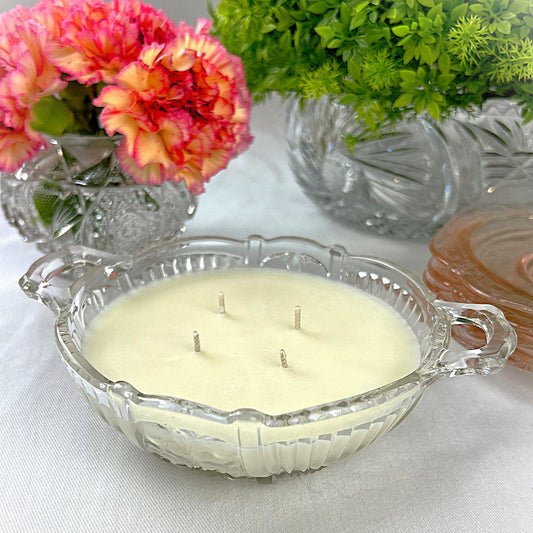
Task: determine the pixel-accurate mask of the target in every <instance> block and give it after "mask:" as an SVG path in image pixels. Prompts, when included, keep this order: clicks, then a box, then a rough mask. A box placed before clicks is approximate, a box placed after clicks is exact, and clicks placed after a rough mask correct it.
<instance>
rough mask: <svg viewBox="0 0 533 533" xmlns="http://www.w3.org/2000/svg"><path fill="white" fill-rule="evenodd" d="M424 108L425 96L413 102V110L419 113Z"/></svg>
mask: <svg viewBox="0 0 533 533" xmlns="http://www.w3.org/2000/svg"><path fill="white" fill-rule="evenodd" d="M424 109H426V97H425V96H422V97H421V98H418V100H417V101H416V102H415V111H416V112H417V113H418V114H420V113H422V111H424Z"/></svg>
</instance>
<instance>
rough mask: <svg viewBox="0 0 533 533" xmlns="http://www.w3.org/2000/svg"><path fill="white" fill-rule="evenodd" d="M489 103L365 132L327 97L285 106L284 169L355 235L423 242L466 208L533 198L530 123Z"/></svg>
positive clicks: (511, 107) (512, 106) (505, 104)
mask: <svg viewBox="0 0 533 533" xmlns="http://www.w3.org/2000/svg"><path fill="white" fill-rule="evenodd" d="M520 111H521V108H520V106H519V105H518V104H517V103H516V102H514V101H512V100H508V99H493V100H489V101H487V102H486V104H485V105H484V106H483V108H482V109H481V110H479V111H477V112H473V113H467V112H466V111H464V112H457V113H456V114H454V115H453V116H452V117H450V118H448V119H446V120H442V121H435V120H433V119H431V118H429V117H424V116H417V117H414V118H410V119H406V120H403V121H400V122H398V123H396V124H395V125H394V126H393V127H392V126H390V127H385V128H383V129H382V130H381V131H380V132H379V134H378V135H373V136H368V135H367V134H365V132H364V130H363V129H362V127H361V124H360V122H359V121H358V120H357V117H356V116H355V115H354V112H353V110H352V109H351V108H349V107H346V106H342V105H339V104H337V103H335V102H334V101H333V100H332V99H331V98H327V97H324V98H321V99H319V100H310V101H308V102H306V103H305V104H303V103H302V102H301V101H300V100H299V99H297V98H295V99H293V100H291V101H290V102H289V105H288V109H287V144H288V156H289V163H290V166H291V169H292V171H293V173H294V175H295V177H296V180H297V181H298V183H299V184H300V185H301V187H302V188H303V190H304V191H305V193H306V194H307V195H308V196H309V197H310V198H311V199H312V200H313V201H314V202H315V203H316V204H317V205H318V206H320V207H321V208H322V209H323V210H324V211H325V212H326V213H328V214H329V215H331V216H332V217H334V218H335V219H337V220H339V221H342V222H345V223H348V224H350V225H352V226H353V227H355V228H357V229H365V230H370V231H372V232H375V233H378V234H381V235H387V236H391V237H396V238H407V239H421V240H425V239H428V238H429V237H430V236H431V235H433V233H434V232H435V231H436V230H437V229H438V228H440V227H441V226H443V225H444V224H445V223H446V221H447V220H449V219H450V218H451V217H452V216H453V215H454V214H455V213H457V212H458V211H460V210H461V209H462V208H464V207H466V206H468V205H472V204H474V203H480V202H481V203H482V202H491V201H495V200H496V201H498V202H509V203H512V202H514V201H516V200H518V201H520V202H524V201H532V202H533V123H529V124H523V123H522V119H521V115H520Z"/></svg>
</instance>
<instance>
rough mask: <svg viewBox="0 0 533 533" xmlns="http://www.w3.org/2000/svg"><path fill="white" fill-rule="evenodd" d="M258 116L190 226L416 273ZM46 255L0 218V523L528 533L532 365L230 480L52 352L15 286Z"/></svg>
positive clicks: (40, 316) (453, 390) (448, 388)
mask: <svg viewBox="0 0 533 533" xmlns="http://www.w3.org/2000/svg"><path fill="white" fill-rule="evenodd" d="M4 4H5V2H4ZM184 4H189V21H192V17H191V16H190V13H191V9H193V11H194V8H191V7H190V5H192V4H191V2H185V3H184ZM156 5H157V6H158V7H165V3H164V2H157V3H156ZM3 7H4V9H5V8H6V7H5V6H3ZM7 7H11V6H7ZM173 9H174V13H172V12H171V14H172V15H173V18H175V19H178V18H180V13H179V9H178V7H174V8H173ZM197 9H198V11H199V12H201V10H200V8H197ZM252 126H253V133H254V135H255V137H256V140H255V143H254V145H253V147H252V148H251V149H250V150H249V151H248V152H247V153H246V154H244V155H243V156H241V157H240V158H239V159H237V160H235V161H233V162H232V163H231V165H230V167H229V168H228V169H227V170H226V171H224V172H223V173H221V174H220V175H218V176H216V177H215V178H214V179H213V181H212V183H211V184H210V185H209V186H208V188H207V192H206V193H205V194H204V195H203V196H202V197H200V202H199V209H198V212H197V214H196V216H195V217H194V219H193V220H192V221H191V222H190V223H189V225H188V228H187V231H186V234H187V235H202V234H203V235H206V234H210V235H215V234H216V235H223V236H230V237H239V238H240V237H244V236H246V235H248V234H262V235H263V236H265V237H275V236H280V235H299V236H303V237H310V238H313V239H316V240H318V241H319V242H322V243H324V244H333V243H340V244H342V245H344V246H345V247H346V248H347V249H348V250H349V251H350V252H352V253H358V254H370V255H379V256H382V257H385V258H387V259H389V260H392V261H394V262H396V263H398V264H400V265H402V266H404V267H406V268H408V269H410V270H411V271H413V272H414V273H416V274H418V275H420V274H421V273H422V271H423V270H424V268H425V265H426V262H427V260H428V257H429V253H428V250H427V246H426V245H425V244H420V243H410V242H400V241H393V240H389V239H385V238H378V237H373V236H370V235H367V234H363V233H360V232H357V231H355V230H353V229H350V228H348V227H345V226H343V225H341V224H338V223H336V222H334V221H332V220H330V219H327V218H326V217H324V216H323V215H322V214H321V213H320V212H319V211H318V210H317V208H316V207H315V206H314V205H313V204H312V203H311V202H310V201H309V200H308V199H307V198H306V197H305V196H304V194H303V193H302V192H301V191H300V189H299V188H298V186H297V185H296V184H295V182H294V180H293V178H292V175H291V173H290V171H289V169H288V166H287V158H286V155H285V145H284V139H283V137H284V135H283V130H284V111H283V108H282V106H281V104H280V102H279V101H278V100H276V99H273V100H271V101H270V102H268V103H266V104H262V105H261V106H259V107H257V108H255V109H254V113H253V122H252ZM39 256H40V253H39V252H38V251H37V250H36V248H35V247H34V246H33V245H30V244H25V243H23V242H22V241H21V240H20V238H19V236H18V234H17V233H16V231H15V230H14V229H13V228H11V227H9V226H8V225H7V223H6V222H5V220H4V219H3V218H2V219H0V265H1V271H0V274H1V275H0V532H9V533H15V532H16V533H19V532H31V533H39V532H49V533H63V532H65V533H67V532H76V533H77V532H85V531H87V532H91V533H92V532H95V531H99V532H108V531H109V532H111V531H113V532H117V533H118V532H122V531H124V532H126V531H137V532H185V533H196V532H214V533H215V532H216V533H225V532H229V533H236V532H252V533H254V532H269V533H270V532H277V531H283V532H291V533H293V532H294V533H298V532H310V531H312V532H315V531H316V532H324V533H327V532H335V533H340V532H350V533H351V532H359V531H364V532H380V533H386V532H411V531H413V532H424V531H427V532H468V533H471V532H475V531H479V532H495V533H496V532H498V533H500V532H503V533H506V532H512V533H519V532H530V531H531V527H532V526H531V524H532V523H533V457H532V456H533V386H532V383H533V381H532V380H533V375H532V374H529V373H527V372H524V371H521V370H517V369H515V368H513V367H508V368H505V369H504V370H503V371H502V372H500V373H499V374H496V375H493V376H488V377H479V376H475V377H461V378H454V379H446V380H443V381H440V382H438V383H436V384H434V385H432V386H430V388H429V389H428V390H427V392H426V394H425V396H424V397H423V398H422V400H421V402H420V403H419V404H418V406H417V407H416V408H415V409H414V411H413V412H412V413H411V414H410V415H409V416H408V417H407V419H406V420H405V421H404V422H402V424H400V426H398V427H397V428H396V429H395V430H394V431H392V432H391V433H389V434H387V435H386V436H385V437H384V438H383V439H381V440H380V441H378V442H376V443H374V444H373V445H372V446H370V447H369V448H368V449H366V450H365V451H363V452H361V453H359V454H356V455H355V456H353V457H352V458H350V459H347V460H344V461H342V462H340V463H338V464H337V465H334V466H331V467H328V468H326V469H324V470H322V471H319V472H316V473H314V474H309V475H297V476H290V477H285V478H282V479H279V480H277V481H276V482H275V483H274V484H273V485H264V484H258V483H257V482H256V481H254V480H247V479H244V480H235V481H229V480H226V479H223V478H221V477H218V476H214V475H209V474H206V473H204V472H200V471H192V470H188V469H184V468H179V467H176V466H173V465H170V464H168V463H165V462H163V461H161V460H159V459H157V458H156V457H154V456H151V455H148V454H146V453H145V452H143V451H141V450H138V449H137V448H135V447H134V446H133V445H131V444H130V443H129V442H127V441H126V439H125V438H124V437H123V436H122V435H120V434H119V433H118V432H116V431H115V430H114V429H112V428H111V427H109V426H107V425H106V424H105V423H104V422H103V421H102V420H100V418H99V417H97V416H96V415H95V414H94V413H93V412H92V411H90V409H89V408H88V406H87V405H86V404H85V402H84V401H83V400H82V398H81V397H80V396H79V394H78V392H77V390H76V389H75V387H74V385H73V383H72V382H71V380H70V378H69V376H68V375H67V372H66V369H65V368H64V365H63V363H62V361H61V359H60V357H59V354H58V352H57V350H56V348H55V345H54V339H53V330H52V326H53V316H52V315H51V314H50V312H49V311H48V310H47V309H45V307H43V306H42V305H39V304H38V303H36V302H34V301H30V300H28V299H27V298H26V297H25V296H24V295H23V293H22V291H21V290H20V289H19V287H18V283H17V282H18V279H19V277H20V276H21V275H22V274H23V273H24V272H25V270H26V269H27V267H28V266H29V265H30V264H31V262H32V261H33V260H35V259H37V258H38V257H39Z"/></svg>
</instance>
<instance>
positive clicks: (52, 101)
mask: <svg viewBox="0 0 533 533" xmlns="http://www.w3.org/2000/svg"><path fill="white" fill-rule="evenodd" d="M32 111H33V118H34V120H33V121H32V122H31V123H30V126H31V127H32V128H33V129H34V130H35V131H40V132H42V133H48V134H49V135H52V136H53V137H58V136H60V135H63V134H64V133H65V132H66V131H68V130H69V129H70V128H72V127H73V126H74V114H73V113H72V111H71V110H70V109H69V108H68V107H67V106H66V105H65V104H64V103H63V102H62V101H61V100H58V99H57V98H55V97H54V96H47V97H46V98H41V100H39V101H38V102H36V103H35V104H33V106H32Z"/></svg>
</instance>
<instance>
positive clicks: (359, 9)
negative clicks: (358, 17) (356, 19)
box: [354, 0, 370, 13]
mask: <svg viewBox="0 0 533 533" xmlns="http://www.w3.org/2000/svg"><path fill="white" fill-rule="evenodd" d="M368 4H370V2H369V1H367V0H365V2H361V3H359V4H357V5H356V6H355V8H354V11H355V12H356V13H359V12H360V11H363V9H364V8H365V7H366V6H367V5H368Z"/></svg>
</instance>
